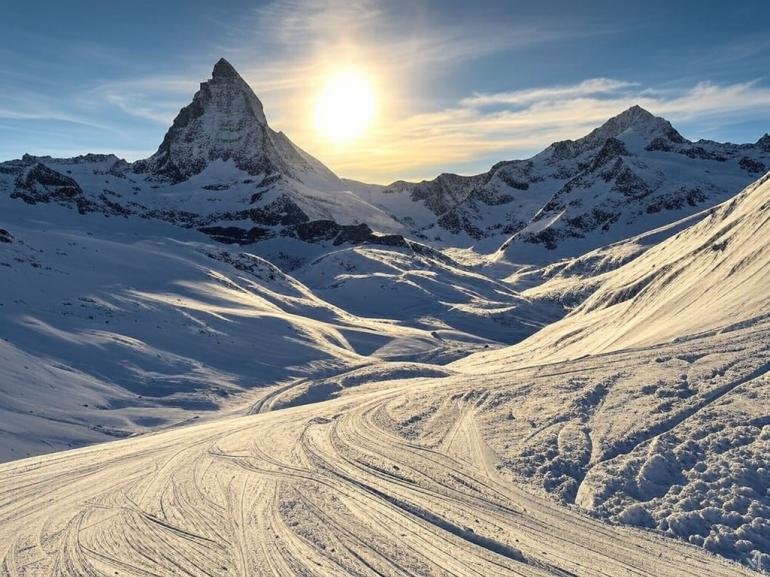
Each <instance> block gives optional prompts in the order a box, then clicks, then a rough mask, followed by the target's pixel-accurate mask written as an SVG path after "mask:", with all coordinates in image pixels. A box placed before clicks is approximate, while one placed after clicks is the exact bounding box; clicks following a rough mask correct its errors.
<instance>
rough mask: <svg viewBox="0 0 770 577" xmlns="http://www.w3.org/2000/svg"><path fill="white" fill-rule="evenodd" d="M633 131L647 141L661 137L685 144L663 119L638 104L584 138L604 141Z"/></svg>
mask: <svg viewBox="0 0 770 577" xmlns="http://www.w3.org/2000/svg"><path fill="white" fill-rule="evenodd" d="M628 131H633V132H636V133H637V134H639V135H641V136H643V137H644V138H645V139H647V140H652V139H654V138H659V137H663V138H666V139H668V140H670V141H672V142H677V143H683V142H686V141H685V139H684V137H683V136H682V135H681V134H679V132H677V131H676V129H675V128H674V127H673V126H671V123H670V122H669V121H668V120H666V119H665V118H661V117H659V116H655V115H654V114H652V113H651V112H649V111H648V110H645V109H644V108H642V107H641V106H639V105H638V104H635V105H634V106H632V107H631V108H629V109H627V110H624V111H623V112H621V113H620V114H618V115H617V116H613V117H612V118H610V119H609V120H608V121H607V122H605V123H604V124H602V125H601V126H600V127H599V128H597V129H596V130H594V131H593V132H591V133H590V134H589V135H588V136H587V137H586V138H587V139H589V140H606V139H608V138H617V137H619V136H620V135H621V134H623V133H625V132H628Z"/></svg>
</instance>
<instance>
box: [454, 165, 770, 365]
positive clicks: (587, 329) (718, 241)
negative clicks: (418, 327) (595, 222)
mask: <svg viewBox="0 0 770 577" xmlns="http://www.w3.org/2000/svg"><path fill="white" fill-rule="evenodd" d="M769 243H770V175H766V176H764V177H762V178H761V179H759V180H758V181H757V182H755V183H754V184H752V185H750V186H749V187H747V188H746V189H745V190H744V191H743V192H741V193H740V194H739V195H737V196H736V197H735V198H733V199H732V200H730V201H728V202H726V203H724V204H722V205H720V206H719V207H717V208H715V209H714V210H712V211H710V214H709V216H707V217H705V218H703V219H702V220H700V221H699V222H698V223H696V224H694V225H693V226H691V227H689V228H687V229H685V230H683V231H681V232H679V233H678V234H676V235H675V236H673V237H671V238H669V239H667V240H665V241H664V242H661V243H660V244H658V245H657V246H654V247H652V248H650V249H649V250H647V251H646V252H644V254H642V255H641V256H639V257H638V258H635V259H633V260H632V261H631V262H629V263H628V264H626V265H625V266H622V267H620V268H618V269H616V270H614V271H612V272H611V273H609V274H607V275H604V276H603V278H602V281H601V285H600V287H599V288H598V290H596V292H594V293H593V294H592V295H591V296H590V298H588V299H587V300H586V301H585V302H584V303H583V304H582V305H580V306H579V307H578V308H577V309H576V310H575V311H574V312H573V313H572V314H570V315H569V316H568V317H567V318H565V319H564V320H562V321H561V322H558V323H554V324H552V325H550V326H548V327H547V328H546V329H544V330H543V331H540V332H539V333H538V334H537V335H535V336H534V337H533V338H531V339H530V340H528V341H527V342H525V343H522V344H521V345H520V347H519V348H516V347H514V348H512V349H509V350H506V351H504V352H502V353H500V354H502V355H510V356H511V357H515V356H516V355H517V354H518V351H519V350H521V351H526V352H525V353H524V354H526V355H527V356H530V355H531V354H532V352H533V351H538V359H539V360H541V361H550V360H553V359H564V358H575V357H577V356H580V355H584V354H587V353H591V354H595V353H600V352H605V351H611V350H618V349H621V348H629V347H638V346H640V345H652V344H659V343H664V342H667V341H670V340H673V339H677V338H684V337H686V336H687V335H692V334H697V333H700V332H704V331H714V330H721V329H722V328H724V327H729V326H733V325H741V324H745V323H749V324H750V323H754V322H757V321H758V320H759V319H762V318H765V317H766V316H767V314H768V312H769V311H770V295H769V294H768V292H767V290H765V289H766V286H767V280H768V272H769V271H770V244H769ZM484 362H486V359H485V358H484V357H483V355H482V356H480V357H472V358H470V359H467V360H466V361H463V363H464V364H465V365H466V366H469V367H470V366H474V365H479V364H483V363H484Z"/></svg>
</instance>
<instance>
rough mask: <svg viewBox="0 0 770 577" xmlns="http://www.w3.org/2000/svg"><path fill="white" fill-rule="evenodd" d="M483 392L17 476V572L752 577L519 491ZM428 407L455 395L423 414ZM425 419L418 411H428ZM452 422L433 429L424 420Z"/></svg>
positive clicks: (144, 440)
mask: <svg viewBox="0 0 770 577" xmlns="http://www.w3.org/2000/svg"><path fill="white" fill-rule="evenodd" d="M470 384H471V383H469V382H468V381H467V380H462V379H461V380H459V381H455V382H453V383H443V382H442V381H441V380H439V381H430V382H427V383H417V384H415V383H411V382H409V381H406V382H404V381H402V382H394V383H391V385H390V386H387V387H380V388H379V390H378V389H374V390H368V391H365V392H363V391H362V392H359V393H358V394H355V395H351V396H349V397H343V398H341V399H338V400H334V401H328V402H324V403H320V404H315V405H308V406H303V407H298V408H294V409H287V410H284V411H279V412H272V413H266V414H259V415H255V416H251V417H243V418H238V419H230V420H226V421H220V422H216V423H211V424H204V425H200V426H196V427H189V428H184V429H178V430H173V431H169V432H164V433H160V434H154V435H145V436H142V437H138V438H135V439H130V440H125V441H117V442H113V443H108V444H104V445H99V446H95V447H90V448H85V449H78V450H74V451H68V452H65V453H60V454H58V455H55V456H47V457H38V458H33V459H27V460H21V461H16V462H13V463H8V464H5V465H2V466H0V498H1V499H2V500H0V570H2V573H3V574H4V575H8V576H17V575H25V576H29V575H164V576H165V575H319V576H320V575H455V576H471V575H473V576H489V575H527V576H530V575H532V576H555V575H560V576H566V575H581V576H592V575H597V576H598V575H605V576H606V575H613V576H622V575H636V576H640V575H649V576H656V577H661V576H677V577H681V576H683V575H691V576H693V577H694V576H700V575H712V576H731V577H735V576H737V575H749V574H750V572H748V571H747V570H745V569H742V568H740V567H739V566H737V565H734V564H731V563H728V562H727V561H725V560H723V559H720V558H718V557H715V556H711V555H709V554H707V553H705V552H703V551H701V550H699V549H697V548H695V547H692V546H688V545H685V544H680V543H676V542H673V541H671V540H669V539H666V538H664V537H661V536H658V535H655V534H651V533H646V532H642V531H639V530H635V529H629V528H623V527H617V526H610V525H606V524H604V523H602V522H601V521H597V520H593V519H591V518H589V517H586V516H585V515H583V514H581V513H579V512H577V511H574V510H571V509H568V508H565V507H563V506H560V505H558V504H556V503H554V502H552V501H551V500H549V499H548V498H546V497H542V496H534V495H531V494H529V493H527V492H525V491H523V490H521V489H519V488H517V487H516V486H515V485H512V484H511V483H509V482H506V480H504V479H503V478H502V477H501V476H500V475H499V473H498V470H497V468H496V466H495V464H496V462H497V458H496V456H495V455H494V453H493V451H492V450H491V449H490V447H489V445H488V444H487V443H486V442H485V440H484V435H483V433H482V431H480V428H479V420H478V418H477V417H476V413H477V411H478V407H477V405H478V398H476V396H475V395H474V394H473V389H472V388H471V387H470V386H469V385H470ZM414 396H424V397H427V398H431V399H433V400H435V399H437V398H441V399H443V403H442V405H441V407H440V408H439V409H438V410H436V411H435V412H434V413H433V414H426V413H411V414H412V416H411V417H410V418H408V419H404V418H402V416H403V415H404V411H405V410H406V411H409V409H408V407H409V405H407V404H406V403H409V402H410V398H412V397H414ZM411 407H412V408H414V405H411ZM428 418H430V419H431V421H435V422H436V423H442V424H444V425H446V426H443V427H425V428H422V427H419V426H418V425H419V423H420V421H421V420H425V419H428Z"/></svg>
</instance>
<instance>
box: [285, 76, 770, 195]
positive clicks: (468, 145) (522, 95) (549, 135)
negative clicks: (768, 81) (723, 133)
mask: <svg viewBox="0 0 770 577" xmlns="http://www.w3.org/2000/svg"><path fill="white" fill-rule="evenodd" d="M492 104H494V105H497V106H495V107H494V108H493V109H489V108H488V107H489V105H492ZM634 104H639V105H641V106H643V107H645V108H647V109H648V110H650V111H651V112H653V113H655V114H657V115H661V116H665V117H666V118H668V119H669V120H671V121H672V122H674V123H675V124H676V123H677V122H685V121H686V122H693V121H698V122H707V121H711V122H736V121H740V120H741V119H746V118H754V117H756V116H757V115H761V114H767V113H770V88H768V87H764V86H761V85H760V84H759V83H757V82H748V83H738V84H729V85H718V84H713V83H709V82H701V83H698V84H696V85H695V86H691V87H686V88H682V89H679V90H673V89H666V90H657V89H654V88H645V87H643V86H640V85H639V84H637V83H634V82H629V81H622V80H607V79H603V78H598V79H588V80H585V81H583V82H580V83H577V84H575V85H573V86H558V87H542V88H536V89H530V90H525V91H516V92H507V93H499V94H480V93H476V94H474V95H472V96H470V97H468V98H463V99H461V100H460V101H459V102H458V103H457V105H456V106H454V107H450V108H446V109H443V110H439V111H435V112H430V113H424V114H416V115H412V116H410V117H407V118H402V119H399V120H398V121H396V122H393V123H390V124H389V125H388V126H387V128H386V129H380V130H379V131H378V132H377V133H376V134H374V135H372V138H371V140H370V142H368V143H365V144H364V145H363V146H361V147H358V148H356V150H355V155H347V154H344V153H340V154H335V153H334V151H328V150H327V151H326V154H325V156H324V160H325V161H327V162H329V163H330V165H331V166H332V167H333V168H335V169H336V170H338V171H339V172H341V173H342V174H346V175H351V176H355V177H359V178H364V177H366V176H369V177H370V178H372V177H374V179H375V180H379V181H383V182H384V181H388V180H393V179H394V178H395V177H397V176H399V175H402V176H403V175H413V177H430V176H434V175H435V174H436V173H437V172H439V171H440V170H445V169H447V168H451V166H452V165H465V164H468V163H472V162H473V161H475V160H478V159H480V158H490V157H496V158H497V159H498V160H502V159H511V158H521V157H524V156H527V155H529V154H531V153H534V152H536V151H539V150H541V149H542V148H544V147H546V146H547V145H549V144H550V143H552V142H554V141H556V140H562V139H567V138H573V139H574V138H578V137H580V136H584V135H585V134H586V133H587V132H588V131H590V130H591V129H593V128H595V127H596V126H598V125H599V124H601V123H603V122H604V121H606V120H607V119H608V118H610V117H611V116H614V115H616V114H618V113H620V112H622V111H623V110H625V109H627V108H629V107H630V106H633V105H634ZM500 105H503V106H502V107H501V106H500ZM302 136H303V138H304V137H305V135H302ZM690 136H692V137H694V138H697V137H698V135H690ZM307 137H308V138H312V135H307ZM300 143H302V140H300ZM479 168H480V169H481V168H482V167H479Z"/></svg>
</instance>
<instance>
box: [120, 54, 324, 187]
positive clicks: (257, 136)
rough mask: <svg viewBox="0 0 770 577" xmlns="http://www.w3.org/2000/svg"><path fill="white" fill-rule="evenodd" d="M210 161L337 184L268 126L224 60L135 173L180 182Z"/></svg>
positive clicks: (261, 173) (250, 93)
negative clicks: (145, 173)
mask: <svg viewBox="0 0 770 577" xmlns="http://www.w3.org/2000/svg"><path fill="white" fill-rule="evenodd" d="M213 161H225V162H231V163H233V164H234V165H235V167H234V168H236V169H239V170H241V171H244V172H246V173H248V174H249V175H252V176H263V177H266V176H272V175H276V174H279V175H283V176H287V177H289V178H292V179H294V180H298V181H302V182H305V181H306V180H308V179H311V178H312V180H313V182H318V181H319V180H320V181H326V182H332V183H334V184H335V185H339V180H338V179H337V177H336V176H335V175H334V174H333V173H332V172H331V171H330V170H329V169H328V168H326V167H325V166H323V165H322V164H321V163H320V162H318V161H317V160H316V159H314V158H313V157H311V156H310V155H309V154H307V153H306V152H304V151H302V150H300V149H299V148H298V147H297V146H296V145H294V144H293V143H292V142H291V141H290V140H289V139H288V138H287V137H286V136H285V135H284V134H282V133H279V132H275V131H274V130H272V129H271V128H270V126H268V124H267V119H266V118H265V113H264V110H263V108H262V103H261V102H260V101H259V98H257V95H256V94H254V91H253V90H252V89H251V87H250V86H249V85H248V83H247V82H246V81H245V80H244V79H243V78H242V77H241V75H240V74H238V72H237V71H236V69H235V68H234V67H233V65H232V64H230V63H229V62H228V61H227V60H225V59H224V58H220V59H219V61H218V62H217V63H216V64H215V65H214V69H213V70H212V72H211V79H209V80H207V81H205V82H202V83H201V85H200V90H198V92H196V93H195V95H194V96H193V99H192V102H191V103H190V104H188V105H187V106H185V107H184V108H182V109H181V110H180V111H179V114H178V115H177V117H176V118H175V119H174V123H173V124H172V125H171V128H169V129H168V132H166V136H165V137H164V138H163V142H162V143H161V145H160V147H159V148H158V151H157V152H156V153H155V154H154V155H152V156H151V157H150V158H148V159H147V160H144V161H139V162H138V163H137V164H136V166H135V170H136V171H137V172H145V171H146V172H149V173H151V174H152V175H153V176H155V177H159V178H163V179H168V180H171V181H172V182H182V181H184V180H187V179H188V178H190V177H191V176H193V175H196V174H199V173H201V172H203V171H204V170H205V169H206V167H208V166H209V164H211V163H212V162H213Z"/></svg>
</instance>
